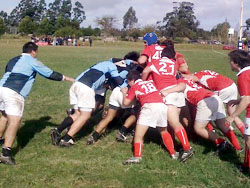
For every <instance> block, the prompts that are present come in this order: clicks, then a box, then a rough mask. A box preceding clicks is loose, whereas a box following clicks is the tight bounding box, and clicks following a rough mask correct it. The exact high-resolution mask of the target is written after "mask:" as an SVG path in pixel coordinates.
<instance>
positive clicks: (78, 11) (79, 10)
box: [73, 1, 86, 24]
mask: <svg viewBox="0 0 250 188" xmlns="http://www.w3.org/2000/svg"><path fill="white" fill-rule="evenodd" d="M73 14H74V17H73V21H77V22H79V24H81V23H82V22H83V20H85V19H86V16H85V12H84V10H83V6H82V4H81V3H80V2H79V1H77V2H75V7H74V8H73Z"/></svg>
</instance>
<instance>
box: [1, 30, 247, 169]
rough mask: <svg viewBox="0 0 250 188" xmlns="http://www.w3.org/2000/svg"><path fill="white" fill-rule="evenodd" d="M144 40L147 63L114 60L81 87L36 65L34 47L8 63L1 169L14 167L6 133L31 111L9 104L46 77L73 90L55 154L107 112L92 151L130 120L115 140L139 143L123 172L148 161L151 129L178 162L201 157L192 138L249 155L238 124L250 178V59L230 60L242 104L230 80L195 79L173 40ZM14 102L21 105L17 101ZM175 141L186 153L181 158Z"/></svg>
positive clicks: (219, 150)
mask: <svg viewBox="0 0 250 188" xmlns="http://www.w3.org/2000/svg"><path fill="white" fill-rule="evenodd" d="M143 40H144V43H145V48H144V49H143V51H142V52H141V54H140V55H139V54H138V53H137V52H134V51H133V52H130V53H128V54H126V55H125V56H124V58H111V59H109V60H106V61H103V62H99V63H97V64H95V65H93V66H91V67H89V68H88V69H87V70H84V71H83V72H82V73H81V74H79V76H78V77H77V78H75V79H73V78H70V77H67V76H64V75H62V74H61V73H57V72H55V71H52V70H50V69H49V68H47V67H45V66H44V65H42V64H41V63H39V62H38V61H37V60H34V59H35V58H36V56H37V54H33V53H34V52H36V50H37V47H36V46H34V45H33V44H31V45H30V46H31V47H30V46H29V47H30V48H31V50H30V49H28V50H26V51H25V49H24V48H23V50H24V52H23V54H22V55H21V57H20V56H18V57H16V58H13V59H11V60H10V61H9V63H8V64H7V66H6V72H5V74H4V76H3V78H2V79H1V82H0V84H1V85H0V108H1V109H0V110H1V112H2V116H1V119H0V123H1V125H0V143H1V145H3V146H2V153H1V157H0V161H1V162H2V163H4V164H10V165H14V164H15V160H14V158H13V157H12V155H11V149H12V145H13V142H14V139H15V136H16V132H17V129H16V128H14V129H10V128H9V127H10V126H8V127H7V126H6V125H7V124H9V125H12V126H13V127H19V126H20V121H21V117H22V112H23V108H24V99H22V100H23V101H22V103H20V104H18V106H17V108H19V109H20V108H21V110H19V111H18V110H16V111H15V112H13V109H14V108H15V106H13V104H8V103H7V102H6V101H7V100H8V99H5V98H6V95H8V96H9V98H11V96H14V94H13V93H11V92H16V93H18V94H19V95H20V96H21V98H25V97H26V96H27V94H28V93H29V92H30V90H31V86H32V85H31V86H30V88H29V89H28V90H27V92H26V93H24V94H23V91H24V89H23V88H25V89H27V86H26V87H24V86H25V85H26V84H29V83H27V82H29V80H31V78H32V79H35V76H34V73H39V74H40V75H42V76H44V77H45V78H49V79H51V80H56V81H61V80H66V81H71V82H73V84H72V86H71V87H70V90H69V93H70V105H72V108H71V109H70V110H69V111H68V113H67V116H66V117H65V119H64V120H63V121H62V123H61V124H59V125H58V126H57V127H56V128H54V129H52V130H51V134H50V136H51V142H52V144H53V145H55V146H59V147H71V146H73V145H74V144H75V140H74V136H75V135H76V134H77V133H78V132H79V131H80V130H81V129H82V127H83V126H84V125H85V124H86V123H87V122H88V120H89V119H90V118H91V116H93V115H94V114H95V113H96V112H100V111H101V110H103V109H104V110H103V116H102V119H101V121H100V122H99V123H98V125H97V126H96V127H95V130H94V132H93V133H91V135H90V136H89V137H88V138H87V144H88V145H92V144H95V143H96V142H98V141H101V138H102V135H104V134H105V133H106V132H107V127H108V125H109V124H110V123H111V122H112V121H113V120H114V119H115V118H116V119H117V117H121V116H123V117H125V118H124V119H123V120H122V125H121V127H120V128H119V129H118V131H117V134H116V140H117V141H120V142H127V143H128V142H131V139H133V140H132V143H133V144H132V147H133V151H134V152H133V157H131V158H128V159H127V160H124V161H123V164H124V165H127V164H132V163H140V162H141V161H142V151H143V143H144V137H145V134H146V133H147V131H148V130H149V129H151V130H153V129H156V130H158V131H159V133H160V136H161V140H162V143H163V144H164V146H165V147H166V149H167V152H168V153H169V156H170V157H171V158H172V159H174V160H179V161H180V162H185V161H187V160H189V159H190V158H191V157H192V156H193V155H194V150H193V148H192V146H191V145H190V142H189V138H188V137H190V138H191V137H193V136H194V134H195V135H196V136H198V137H201V138H203V139H206V140H209V141H211V143H214V147H215V154H216V155H223V154H225V151H227V150H228V149H234V150H236V151H238V152H241V151H242V150H243V149H242V147H241V146H240V144H239V141H238V139H237V137H236V135H235V133H234V131H233V130H234V128H233V127H232V122H234V123H235V125H236V127H237V128H238V129H239V131H240V133H241V134H242V136H245V142H246V148H245V159H244V162H243V165H242V169H244V170H247V171H249V169H250V161H249V159H250V152H249V149H248V148H249V146H250V143H249V142H250V139H249V138H248V135H250V132H249V131H248V130H247V129H245V126H246V125H247V124H250V120H249V118H250V113H249V114H248V113H247V115H246V120H245V122H243V121H242V120H241V119H240V118H239V117H238V115H239V114H240V113H241V112H242V111H244V110H245V109H247V112H248V110H249V112H250V109H249V108H250V107H248V105H249V104H250V99H249V101H248V100H247V99H248V98H247V99H246V97H248V96H249V98H250V91H248V90H250V89H247V88H246V86H245V85H246V83H245V82H246V81H245V80H246V78H248V77H247V76H248V74H247V73H249V72H248V71H250V70H249V69H247V68H248V66H250V59H249V56H248V54H247V53H245V52H243V51H241V50H235V51H232V52H230V53H229V57H230V66H231V68H232V70H234V71H236V72H239V73H238V77H239V78H241V77H243V76H244V77H243V79H242V78H241V79H239V82H238V87H239V92H240V95H241V96H242V98H241V99H238V89H237V86H236V84H235V83H234V82H233V81H232V80H231V79H229V78H227V77H225V76H223V75H221V74H219V73H217V72H215V71H212V70H201V71H199V72H196V73H194V74H191V73H190V70H189V69H188V65H187V62H186V60H185V58H184V56H183V55H182V54H180V53H178V52H176V51H175V48H174V43H173V42H172V41H171V40H164V41H162V42H159V41H158V38H157V35H156V34H155V33H153V32H152V33H146V34H145V35H144V38H143ZM26 47H27V46H26ZM27 54H28V55H27ZM28 56H31V57H28ZM25 58H26V59H27V60H25ZM28 58H29V59H28ZM31 58H33V59H31ZM20 61H23V62H25V61H30V62H31V63H30V64H31V65H30V66H31V69H30V70H29V71H30V72H29V71H27V70H28V69H27V67H26V68H25V70H21V69H22V68H21V66H22V65H21V64H20ZM32 61H34V62H32ZM242 62H243V63H242ZM21 63H22V62H21ZM19 64H20V65H19ZM18 66H19V67H18ZM245 69H246V70H245ZM20 70H21V72H20V74H23V75H25V76H23V77H22V76H21V77H22V78H27V79H26V81H23V83H22V84H21V85H20V86H18V87H15V86H14V85H13V84H14V81H13V80H15V79H20V78H21V77H20V75H18V73H19V72H18V71H20ZM31 70H33V72H32V71H31ZM27 72H28V74H29V75H28V74H27ZM241 75H243V76H241ZM249 76H250V74H249ZM9 77H11V79H10V78H9ZM28 78H29V79H28ZM249 80H250V79H249ZM32 84H33V82H32ZM244 84H245V85H244ZM21 86H22V87H21ZM3 89H5V90H7V91H3ZM107 90H111V91H112V92H111V95H110V97H109V99H108V105H107V106H106V107H104V103H105V98H106V92H107ZM243 99H244V105H245V106H244V105H243V101H242V100H243ZM15 100H20V99H18V98H17V99H16V98H15ZM227 116H228V117H227ZM248 116H249V118H248ZM15 117H18V118H15ZM118 119H119V118H118ZM120 119H121V118H120ZM2 124H3V125H4V126H3V125H2ZM214 127H216V131H215V129H214ZM246 127H247V126H246ZM217 131H221V132H222V133H223V135H224V137H222V136H219V135H218V134H217V133H216V132H217ZM4 133H5V136H4V137H3V135H4ZM175 138H177V139H178V141H179V143H180V146H181V148H180V149H178V151H177V147H176V140H175Z"/></svg>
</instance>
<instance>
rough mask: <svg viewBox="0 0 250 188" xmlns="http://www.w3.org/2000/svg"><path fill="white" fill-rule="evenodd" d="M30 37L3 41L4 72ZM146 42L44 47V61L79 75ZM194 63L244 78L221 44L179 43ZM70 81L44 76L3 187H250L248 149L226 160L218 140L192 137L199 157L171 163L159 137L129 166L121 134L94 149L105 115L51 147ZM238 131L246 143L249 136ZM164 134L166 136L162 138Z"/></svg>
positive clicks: (1, 169)
mask: <svg viewBox="0 0 250 188" xmlns="http://www.w3.org/2000/svg"><path fill="white" fill-rule="evenodd" d="M24 42H25V41H21V40H0V73H1V75H2V74H3V72H4V68H5V65H6V63H7V61H8V60H9V59H10V58H12V57H14V56H17V55H19V54H20V53H21V47H22V45H23V44H24ZM142 48H143V44H142V43H129V42H117V43H114V44H103V43H101V42H99V43H98V42H95V41H94V46H93V47H92V48H91V47H88V46H86V47H52V46H49V47H40V48H39V55H38V58H39V60H41V61H42V62H43V63H44V64H45V65H47V66H48V67H50V68H52V69H54V70H55V71H58V72H62V73H64V74H65V75H68V76H71V77H76V76H77V75H78V74H79V73H81V72H82V71H83V70H85V69H86V68H88V67H89V66H90V65H92V64H94V63H96V62H98V61H102V60H106V59H109V58H111V57H123V56H124V55H125V53H127V52H129V51H132V50H136V51H138V52H140V51H141V50H142ZM176 49H177V51H179V52H180V53H182V54H183V55H184V56H185V57H186V59H187V62H188V65H189V67H190V70H191V72H194V71H198V70H202V69H211V70H215V71H217V72H219V73H221V74H223V75H225V76H228V77H230V78H232V79H234V80H235V79H236V76H235V73H233V72H231V70H230V68H229V65H228V57H227V53H228V52H227V51H222V50H221V47H216V46H214V47H213V48H212V47H211V46H203V45H176ZM69 87H70V83H66V82H64V83H60V82H53V81H49V80H46V79H44V78H42V77H40V76H37V80H36V83H35V84H34V86H33V90H32V92H31V93H30V96H29V97H28V98H27V99H26V104H25V111H24V117H23V121H22V124H21V128H20V130H19V133H18V136H17V140H16V142H15V145H14V153H15V159H16V161H17V165H16V166H6V165H2V164H0V187H9V188H12V187H13V188H14V187H17V188H22V187H58V188H59V187H66V188H67V187H91V188H99V187H105V188H106V187H108V188H130V187H131V188H144V187H151V188H153V187H155V188H156V187H157V188H160V187H227V188H229V187H230V188H231V187H233V188H235V187H250V179H249V176H246V175H243V174H241V173H240V172H239V170H238V169H237V167H236V164H237V163H238V162H240V161H242V160H243V153H235V152H234V151H230V152H228V154H227V155H225V156H223V157H221V158H219V157H217V156H215V155H214V144H213V143H210V142H206V141H204V140H202V139H200V138H198V139H196V140H192V141H191V144H192V147H193V148H194V150H195V155H194V156H193V158H192V159H191V160H189V161H187V163H185V164H183V163H179V162H178V161H174V160H171V159H170V157H169V155H168V153H167V152H166V150H165V149H164V148H163V147H162V146H161V145H160V144H158V141H159V138H154V139H152V140H151V141H150V140H149V141H148V142H147V143H145V145H144V150H143V161H142V163H141V164H139V165H132V166H123V165H122V161H123V160H125V159H127V158H128V157H130V156H132V151H131V144H124V143H117V142H116V141H115V131H116V129H112V131H111V133H110V134H108V135H107V136H106V137H104V138H102V139H101V140H100V141H99V142H97V143H96V144H95V145H93V146H88V145H86V139H87V137H88V135H89V134H90V133H91V132H92V131H93V128H94V126H95V125H96V124H97V123H98V121H99V120H100V115H96V116H95V117H93V118H92V119H91V121H90V122H89V123H88V124H87V125H86V126H85V127H84V128H83V130H82V131H81V134H79V135H78V136H77V139H78V141H77V142H76V145H75V146H74V147H72V148H68V149H65V148H58V147H55V146H52V145H51V144H50V136H49V135H50V129H51V128H53V127H55V126H57V125H58V124H59V123H61V121H62V120H63V119H64V117H65V116H66V113H65V111H66V109H67V108H69V99H68V98H69V94H68V91H69ZM236 134H237V135H238V138H239V140H240V142H241V144H242V146H243V139H242V138H241V137H240V136H239V135H240V134H239V132H238V130H236ZM157 139H158V140H157Z"/></svg>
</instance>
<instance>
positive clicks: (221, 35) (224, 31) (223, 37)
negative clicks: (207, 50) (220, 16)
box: [211, 21, 230, 43]
mask: <svg viewBox="0 0 250 188" xmlns="http://www.w3.org/2000/svg"><path fill="white" fill-rule="evenodd" d="M229 28H230V24H229V23H228V22H227V21H225V22H223V23H220V24H217V25H216V26H215V27H214V28H213V29H212V30H211V34H212V36H213V37H215V38H216V39H218V40H220V41H221V42H222V43H227V42H228V29H229Z"/></svg>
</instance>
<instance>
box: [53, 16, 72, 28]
mask: <svg viewBox="0 0 250 188" xmlns="http://www.w3.org/2000/svg"><path fill="white" fill-rule="evenodd" d="M66 26H70V19H69V18H64V17H63V16H62V15H61V14H60V15H59V16H58V18H57V20H56V24H55V30H58V29H61V28H63V27H66Z"/></svg>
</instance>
